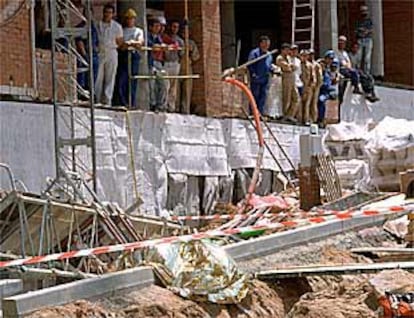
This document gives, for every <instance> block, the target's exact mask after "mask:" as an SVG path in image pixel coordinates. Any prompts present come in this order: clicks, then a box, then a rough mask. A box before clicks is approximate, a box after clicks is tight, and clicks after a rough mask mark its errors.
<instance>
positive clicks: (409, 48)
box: [382, 1, 414, 86]
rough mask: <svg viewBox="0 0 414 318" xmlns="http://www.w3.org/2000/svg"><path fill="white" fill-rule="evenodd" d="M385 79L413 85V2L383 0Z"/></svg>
mask: <svg viewBox="0 0 414 318" xmlns="http://www.w3.org/2000/svg"><path fill="white" fill-rule="evenodd" d="M382 5H383V7H382V12H383V23H384V24H383V31H384V60H385V80H386V81H388V82H393V83H399V84H405V85H411V86H414V45H413V43H414V40H413V38H414V2H413V1H383V2H382Z"/></svg>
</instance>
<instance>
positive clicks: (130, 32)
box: [118, 9, 144, 108]
mask: <svg viewBox="0 0 414 318" xmlns="http://www.w3.org/2000/svg"><path fill="white" fill-rule="evenodd" d="M136 17H137V14H136V12H135V11H134V10H133V9H128V10H127V11H126V12H125V15H124V18H125V27H124V29H123V32H124V43H123V44H122V46H121V48H120V51H119V68H118V74H119V79H118V94H119V100H120V103H121V105H122V106H129V94H131V106H132V108H136V103H137V102H136V93H137V84H138V80H137V79H133V80H131V92H130V91H129V70H128V68H129V63H128V49H132V50H131V51H130V52H129V54H131V75H132V76H136V75H138V71H139V62H140V60H141V56H140V53H139V52H138V51H137V50H138V49H139V48H141V46H142V44H143V43H144V31H143V30H142V29H141V28H138V27H137V26H135V20H136Z"/></svg>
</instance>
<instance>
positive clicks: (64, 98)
mask: <svg viewBox="0 0 414 318" xmlns="http://www.w3.org/2000/svg"><path fill="white" fill-rule="evenodd" d="M49 3H50V13H51V35H52V41H51V42H52V52H51V57H52V90H53V110H54V111H53V114H54V134H55V165H56V180H60V181H62V175H63V172H65V171H71V172H77V173H78V174H79V175H80V176H81V177H83V178H84V179H91V181H92V187H93V189H94V190H95V191H96V188H97V186H96V145H95V109H94V108H95V107H94V105H95V100H94V99H95V92H94V76H93V74H94V70H93V39H92V36H93V34H92V27H93V25H92V10H91V0H86V1H85V5H81V6H75V5H74V4H73V3H72V1H71V0H50V2H49ZM74 20H75V21H77V22H76V23H75V21H74ZM80 42H83V43H84V47H85V51H86V54H82V52H80V51H79V49H78V45H79V43H80ZM62 59H63V61H62ZM62 65H64V66H62ZM81 73H84V74H82V75H81V76H86V75H85V74H88V75H87V76H88V77H89V78H88V81H86V80H84V81H83V84H84V86H86V87H81V85H80V83H78V77H79V76H78V75H79V74H81ZM84 79H86V78H84ZM78 97H80V98H83V100H82V102H80V101H79V100H78ZM80 103H82V104H83V105H87V106H88V108H89V111H88V113H89V122H88V123H87V124H86V125H84V124H83V122H85V121H86V120H85V118H84V117H85V113H84V112H83V111H82V110H81V109H76V108H75V107H74V106H77V105H78V104H80ZM68 117H69V118H68ZM80 122H82V125H80V124H79V123H80ZM65 123H67V124H66V126H67V127H65ZM80 126H82V130H81V129H79V128H80ZM85 126H86V127H85ZM81 132H82V133H81ZM81 147H84V148H85V147H86V149H87V150H86V153H87V155H86V156H83V157H82V156H81V155H79V153H80V151H78V149H79V148H81Z"/></svg>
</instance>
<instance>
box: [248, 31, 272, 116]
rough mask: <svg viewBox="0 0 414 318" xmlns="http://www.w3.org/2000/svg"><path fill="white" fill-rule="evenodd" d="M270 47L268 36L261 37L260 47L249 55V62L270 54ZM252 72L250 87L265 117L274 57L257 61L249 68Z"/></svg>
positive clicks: (270, 56)
mask: <svg viewBox="0 0 414 318" xmlns="http://www.w3.org/2000/svg"><path fill="white" fill-rule="evenodd" d="M269 47H270V39H269V37H268V36H266V35H262V36H260V37H259V46H258V47H257V48H255V49H253V50H252V51H251V52H250V54H249V59H248V60H249V61H251V60H254V59H256V58H258V57H260V56H262V55H264V54H268V52H269ZM248 69H249V72H250V87H251V90H252V93H253V96H254V99H255V100H256V104H257V107H258V108H259V112H260V114H262V115H263V112H264V107H265V103H266V96H267V89H268V86H269V77H270V73H271V72H272V70H273V67H272V55H270V54H269V55H268V56H267V57H266V58H263V59H261V60H260V61H257V62H256V63H253V64H251V65H249V66H248Z"/></svg>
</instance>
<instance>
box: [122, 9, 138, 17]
mask: <svg viewBox="0 0 414 318" xmlns="http://www.w3.org/2000/svg"><path fill="white" fill-rule="evenodd" d="M124 16H125V18H136V17H137V13H136V12H135V10H134V9H128V10H127V11H126V12H125V15H124Z"/></svg>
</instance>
